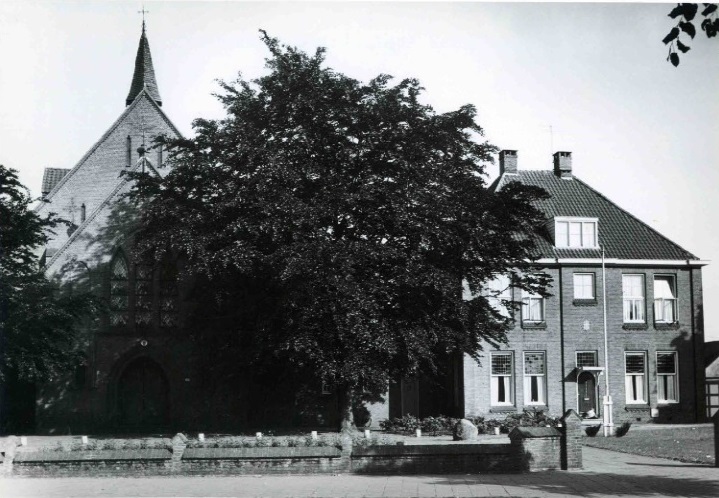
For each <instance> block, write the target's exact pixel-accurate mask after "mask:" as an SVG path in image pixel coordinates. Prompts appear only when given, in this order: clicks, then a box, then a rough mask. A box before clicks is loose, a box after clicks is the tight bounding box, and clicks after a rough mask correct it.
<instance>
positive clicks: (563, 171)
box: [554, 152, 572, 178]
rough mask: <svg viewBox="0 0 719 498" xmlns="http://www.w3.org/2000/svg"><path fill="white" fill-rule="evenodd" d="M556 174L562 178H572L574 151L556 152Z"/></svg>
mask: <svg viewBox="0 0 719 498" xmlns="http://www.w3.org/2000/svg"><path fill="white" fill-rule="evenodd" d="M554 174H555V175H557V176H558V177H560V178H572V153H571V152H555V153H554Z"/></svg>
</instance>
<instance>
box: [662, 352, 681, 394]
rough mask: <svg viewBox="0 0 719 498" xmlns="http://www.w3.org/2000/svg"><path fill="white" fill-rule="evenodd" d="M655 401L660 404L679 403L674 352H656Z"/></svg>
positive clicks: (675, 355) (675, 354)
mask: <svg viewBox="0 0 719 498" xmlns="http://www.w3.org/2000/svg"><path fill="white" fill-rule="evenodd" d="M657 401H659V402H660V403H676V402H677V401H679V386H678V383H677V353H676V351H668V352H657Z"/></svg>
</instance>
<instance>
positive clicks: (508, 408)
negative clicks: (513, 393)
mask: <svg viewBox="0 0 719 498" xmlns="http://www.w3.org/2000/svg"><path fill="white" fill-rule="evenodd" d="M516 411H517V407H516V406H514V405H512V406H493V407H491V408H490V409H489V413H510V412H516Z"/></svg>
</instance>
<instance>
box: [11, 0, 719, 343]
mask: <svg viewBox="0 0 719 498" xmlns="http://www.w3.org/2000/svg"><path fill="white" fill-rule="evenodd" d="M142 5H143V4H142V3H141V2H125V1H115V2H99V1H95V2H88V1H82V2H71V1H63V2H59V1H55V2H50V1H44V2H43V1H32V0H24V1H22V2H16V1H12V0H11V1H7V0H5V1H0V56H1V57H2V58H1V59H0V60H2V63H3V67H2V70H0V163H2V164H4V165H6V166H9V167H12V168H15V169H17V170H18V171H19V172H20V179H21V181H22V182H23V183H24V184H25V185H27V186H28V187H29V188H30V190H31V192H32V194H33V195H39V193H40V192H39V191H40V185H41V182H42V174H43V170H44V168H46V167H56V168H72V167H73V166H74V165H75V164H76V163H77V161H79V159H80V158H81V157H82V156H83V155H84V154H85V152H86V151H87V150H88V149H89V148H90V147H91V146H92V145H93V144H94V143H95V141H96V140H97V139H99V138H100V136H101V135H102V133H104V132H105V130H107V128H108V127H109V126H110V125H111V124H112V123H113V122H114V120H115V119H116V118H117V117H118V116H119V115H120V113H122V111H123V110H124V107H125V97H126V96H127V92H128V90H129V88H130V81H131V78H132V71H133V68H134V59H135V54H136V51H137V44H138V40H139V36H140V30H141V22H142V17H141V14H139V13H138V11H139V10H140V9H141V8H142ZM144 6H145V7H144V8H145V10H147V11H149V12H148V13H147V14H146V22H147V36H148V39H149V42H150V47H151V50H152V56H153V61H154V66H155V74H156V77H157V81H158V85H159V89H160V94H161V97H162V101H163V109H164V110H165V112H166V113H167V115H168V116H169V117H170V119H171V120H172V121H173V122H174V124H175V125H176V126H177V127H178V129H179V130H180V131H181V132H182V133H183V134H184V135H185V136H192V126H191V123H192V120H193V119H195V118H198V117H203V118H220V117H222V116H223V109H222V107H221V106H220V105H219V103H218V102H217V101H216V99H215V98H214V97H213V96H212V94H213V92H217V91H219V87H218V85H217V81H216V80H218V79H221V80H227V81H231V80H233V79H235V78H236V77H237V75H238V72H241V73H242V75H243V77H245V78H254V77H257V76H260V75H262V74H264V72H265V69H264V60H265V58H266V57H267V55H268V52H267V50H266V48H265V47H264V45H263V44H262V42H261V41H260V38H259V37H260V35H259V30H260V29H264V30H266V31H267V32H268V33H269V34H270V35H271V36H273V37H277V38H279V39H280V41H282V42H283V43H286V44H289V45H293V46H297V47H299V48H301V49H303V50H305V51H308V52H313V51H314V50H315V48H317V47H319V46H322V47H326V48H327V64H328V65H329V66H330V67H332V68H334V69H335V70H337V71H340V72H343V73H345V74H347V75H349V76H352V77H354V78H356V79H359V80H363V81H367V80H369V79H370V78H372V77H374V76H376V75H378V74H380V73H385V74H390V75H393V76H394V77H395V78H397V79H398V80H399V79H402V78H406V77H414V78H417V79H419V80H420V82H421V83H422V85H423V86H424V87H425V89H426V93H425V94H424V101H425V102H426V103H428V104H430V105H432V106H433V107H434V108H435V110H436V111H438V112H447V111H451V110H455V109H457V108H458V107H459V106H461V105H464V104H473V105H474V106H475V107H476V108H477V110H478V122H479V123H480V125H481V126H482V127H483V128H484V130H485V133H486V138H487V139H488V140H489V141H490V142H491V143H493V144H495V145H497V146H498V147H500V148H503V149H515V150H518V156H519V167H520V169H550V168H551V161H552V159H551V153H552V152H554V151H558V150H563V151H571V152H572V157H573V171H574V174H575V175H576V176H577V177H579V178H581V179H582V180H583V181H585V182H586V183H588V184H589V185H591V186H592V187H594V188H595V189H597V190H599V191H600V192H602V193H603V194H604V195H605V196H607V197H608V198H609V199H611V200H612V201H614V202H615V203H617V204H618V205H619V206H621V207H623V208H624V209H626V210H628V211H629V212H631V213H632V214H634V215H635V216H637V217H638V218H639V219H641V220H642V221H644V222H646V223H647V224H649V225H650V226H651V227H653V228H655V229H657V230H659V231H660V232H661V233H662V234H664V235H665V236H667V237H668V238H670V239H671V240H673V241H674V242H676V243H678V244H679V245H681V246H682V247H684V248H685V249H687V250H689V251H691V252H692V253H694V254H695V255H696V256H698V257H699V258H701V259H702V260H709V261H710V264H709V265H708V266H706V267H704V270H703V279H704V305H705V310H706V313H705V329H706V333H707V340H719V327H717V325H716V324H717V323H718V322H717V320H718V319H719V278H718V277H719V230H717V227H718V225H719V224H718V223H717V219H716V218H715V217H714V216H715V215H717V213H719V195H716V190H717V187H719V167H717V166H719V164H718V161H719V160H718V157H719V156H718V155H717V144H719V140H718V137H719V98H717V88H719V87H718V86H717V84H718V83H719V38H714V39H709V40H708V39H707V38H706V37H705V36H704V33H703V32H701V31H699V32H698V34H697V37H696V38H695V39H694V40H693V41H691V42H690V43H689V40H684V41H685V42H686V43H687V44H689V45H690V46H691V50H690V51H689V52H688V53H687V54H684V55H682V58H681V64H680V65H679V67H678V68H674V67H673V66H672V65H671V64H669V62H667V61H666V57H667V47H666V46H665V45H664V44H663V43H662V42H661V40H662V38H664V36H665V35H666V34H667V33H668V32H669V30H670V29H671V28H672V26H673V25H674V22H673V21H672V20H671V19H670V18H669V17H667V13H668V12H669V11H670V10H671V8H672V4H667V3H664V4H647V3H639V4H636V3H635V4H626V3H606V4H589V3H468V2H457V3H454V2H442V3H425V2H422V3H412V2H398V3H390V2H379V3H364V2H326V3H303V2H288V3H283V2H261V3H250V2H170V1H164V2H152V1H146V2H145V3H144ZM712 137H713V138H712ZM488 173H489V175H490V177H489V180H491V179H492V178H493V177H495V176H496V175H497V173H498V166H497V165H496V164H495V165H494V166H490V167H489V168H488ZM600 231H601V227H600Z"/></svg>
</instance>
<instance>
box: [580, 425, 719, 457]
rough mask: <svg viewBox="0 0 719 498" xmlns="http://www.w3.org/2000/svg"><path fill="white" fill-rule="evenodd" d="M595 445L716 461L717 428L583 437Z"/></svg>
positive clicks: (644, 453)
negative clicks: (715, 440)
mask: <svg viewBox="0 0 719 498" xmlns="http://www.w3.org/2000/svg"><path fill="white" fill-rule="evenodd" d="M583 441H584V444H585V445H586V446H591V447H594V448H603V449H605V450H612V451H621V452H623V453H631V454H633V455H643V456H649V457H658V458H668V459H670V460H679V461H680V462H690V463H706V464H712V465H713V464H714V429H713V428H712V427H698V428H691V427H682V428H677V429H660V428H657V429H641V430H636V429H635V430H633V431H629V432H628V433H626V434H625V435H624V436H623V437H620V438H617V437H600V436H599V435H598V436H597V437H592V438H589V437H588V438H584V439H583Z"/></svg>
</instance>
